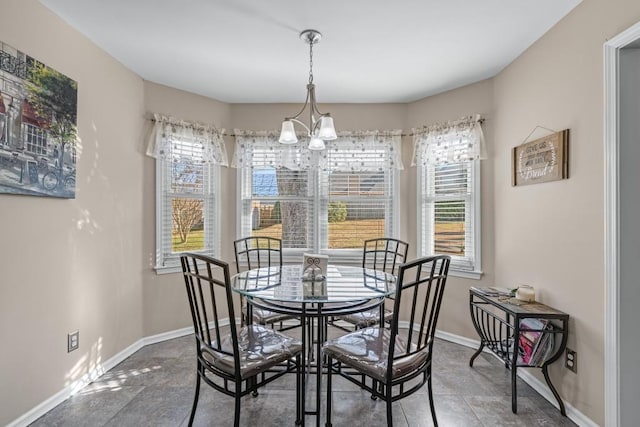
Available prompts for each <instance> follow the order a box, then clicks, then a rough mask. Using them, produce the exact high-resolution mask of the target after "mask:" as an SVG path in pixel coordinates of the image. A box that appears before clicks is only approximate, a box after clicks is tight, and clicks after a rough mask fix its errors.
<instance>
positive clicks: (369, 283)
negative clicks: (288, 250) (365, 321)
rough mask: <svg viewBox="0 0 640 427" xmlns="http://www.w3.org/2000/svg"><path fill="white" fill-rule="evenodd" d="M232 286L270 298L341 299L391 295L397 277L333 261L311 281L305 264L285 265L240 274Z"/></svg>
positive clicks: (350, 300)
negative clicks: (304, 270)
mask: <svg viewBox="0 0 640 427" xmlns="http://www.w3.org/2000/svg"><path fill="white" fill-rule="evenodd" d="M231 286H232V287H233V290H234V291H236V292H238V293H240V294H242V295H245V296H248V297H251V298H259V299H263V300H267V301H279V302H293V303H302V302H307V303H341V302H353V301H364V300H370V299H375V298H379V299H381V298H383V297H385V296H388V295H391V294H393V293H394V292H395V289H396V278H395V277H394V276H393V275H392V274H388V273H385V272H383V271H377V270H370V269H367V268H362V267H351V266H344V265H332V264H329V266H328V267H327V274H326V279H325V280H314V281H307V280H303V279H302V265H284V266H282V267H264V268H258V269H254V270H248V271H244V272H242V273H239V274H236V275H235V276H233V278H232V279H231Z"/></svg>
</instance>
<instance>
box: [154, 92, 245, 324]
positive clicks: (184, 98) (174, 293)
mask: <svg viewBox="0 0 640 427" xmlns="http://www.w3.org/2000/svg"><path fill="white" fill-rule="evenodd" d="M144 99H145V109H146V111H147V117H148V118H149V117H150V116H151V115H152V114H153V113H160V114H164V115H167V116H174V117H177V118H180V119H183V120H190V121H195V122H199V123H205V124H209V125H213V126H216V127H217V128H224V127H227V126H228V124H229V123H230V121H231V119H230V108H229V105H228V104H225V103H223V102H219V101H215V100H212V99H209V98H205V97H202V96H198V95H194V94H191V93H187V92H183V91H180V90H177V89H172V88H169V87H166V86H162V85H158V84H155V83H150V82H145V83H144ZM145 127H146V130H147V131H149V130H150V127H151V121H150V120H147V122H146V126H145ZM225 140H226V142H227V145H228V148H227V152H228V154H229V155H231V153H233V151H230V150H231V149H232V144H231V142H232V138H225ZM229 161H231V159H229ZM155 173H156V170H155V160H154V159H153V158H149V157H148V158H146V159H145V160H144V188H145V194H144V200H143V217H144V218H145V221H144V222H143V233H142V239H143V243H142V244H143V250H144V253H145V263H144V266H143V271H142V274H143V299H144V328H143V330H144V335H145V336H150V335H155V334H159V333H162V332H167V331H172V330H175V329H179V328H183V327H186V326H189V325H190V324H191V317H190V314H189V307H188V305H187V303H186V294H185V290H184V282H183V281H182V277H181V275H180V274H178V273H171V274H162V275H156V273H155V270H154V269H153V266H154V265H155V250H156V246H155V245H156V239H155V215H156V210H155V206H156V201H155V197H156V193H155V188H156V187H155ZM220 179H221V181H222V182H223V185H222V186H221V191H222V194H221V198H222V200H223V203H222V211H223V212H222V215H223V217H222V219H221V224H222V230H223V235H227V233H228V231H227V230H228V229H235V220H234V218H235V216H234V212H235V169H231V168H221V176H220ZM229 209H231V210H229ZM228 242H229V240H227V239H226V238H225V239H223V243H222V249H223V252H222V258H223V259H224V260H225V261H230V260H231V259H232V258H233V249H231V251H229V248H228V246H229V245H228ZM230 242H232V240H231V241H230Z"/></svg>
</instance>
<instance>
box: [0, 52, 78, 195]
mask: <svg viewBox="0 0 640 427" xmlns="http://www.w3.org/2000/svg"><path fill="white" fill-rule="evenodd" d="M77 115H78V85H77V83H76V82H75V81H74V80H72V79H70V78H69V77H67V76H65V75H64V74H62V73H60V72H58V71H56V70H54V69H53V68H51V67H48V66H46V65H45V64H43V63H42V62H40V61H38V60H37V59H35V58H33V57H31V56H29V55H27V54H26V53H24V52H21V51H19V50H17V49H15V48H13V47H11V46H9V45H7V44H5V43H2V42H0V193H4V194H20V195H31V196H48V197H60V198H67V199H73V198H75V194H76V141H77V133H76V125H77V123H76V122H77Z"/></svg>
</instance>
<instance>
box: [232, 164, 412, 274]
mask: <svg viewBox="0 0 640 427" xmlns="http://www.w3.org/2000/svg"><path fill="white" fill-rule="evenodd" d="M319 155H320V153H317V152H314V153H313V154H312V156H314V157H315V158H314V159H313V161H317V160H318V158H319ZM317 164H318V163H316V165H317ZM252 171H253V168H238V171H237V175H236V177H237V183H238V184H237V190H236V195H237V197H236V201H237V202H236V209H237V212H238V213H239V215H238V216H237V220H236V236H237V238H242V237H247V236H245V235H244V234H243V233H244V232H245V231H246V230H243V228H245V224H243V223H244V222H245V221H246V220H245V218H244V216H243V215H244V214H243V212H244V210H243V208H244V203H246V200H244V199H243V194H244V192H245V191H246V190H247V188H249V192H251V186H252V184H253V183H252V182H249V183H247V182H246V179H247V178H249V179H252V178H251V177H252ZM306 173H308V174H309V182H310V183H314V184H313V187H312V188H311V190H312V191H311V193H312V195H311V196H310V198H311V205H312V209H313V211H314V212H316V213H317V215H315V216H313V217H312V218H311V227H312V231H311V232H310V233H309V235H310V238H311V240H312V242H311V245H310V247H309V248H306V249H299V248H295V249H293V248H284V247H283V248H282V258H283V262H285V263H295V262H300V261H301V260H302V255H303V254H304V253H308V252H312V253H319V254H326V255H329V256H330V257H331V259H332V262H336V263H342V264H351V265H360V263H361V262H362V248H350V249H329V248H328V236H329V229H328V221H327V220H326V218H327V216H328V206H329V200H331V198H330V196H329V194H328V193H327V194H326V195H323V194H322V192H323V188H322V186H323V185H324V184H323V182H324V181H323V180H325V179H326V180H328V179H329V177H328V171H326V170H322V169H321V168H316V167H313V168H310V169H309V170H307V171H306ZM323 175H324V176H323ZM387 177H389V179H391V180H392V182H391V184H390V185H389V186H388V187H389V188H390V195H389V198H390V200H389V202H388V203H387V204H386V206H385V237H393V238H398V234H399V230H400V227H399V226H400V219H399V206H398V205H399V197H400V171H399V169H397V168H390V169H388V170H386V171H385V178H387ZM385 187H387V186H386V185H385ZM267 199H269V197H260V198H258V197H256V198H251V199H250V200H252V201H253V200H267ZM273 200H274V201H276V200H279V198H277V197H274V198H273ZM388 214H390V215H391V217H390V219H389V216H388ZM322 218H325V220H324V221H323V220H322Z"/></svg>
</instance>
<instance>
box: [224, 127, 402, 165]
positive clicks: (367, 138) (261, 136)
mask: <svg viewBox="0 0 640 427" xmlns="http://www.w3.org/2000/svg"><path fill="white" fill-rule="evenodd" d="M234 133H235V135H236V148H235V151H234V153H233V160H232V162H231V166H232V167H236V168H263V167H275V168H278V167H284V168H287V169H290V170H308V169H320V170H333V171H343V172H348V171H353V172H364V171H381V170H389V169H403V164H402V152H401V146H400V144H401V137H402V131H401V130H392V131H355V132H340V133H338V138H337V139H336V140H333V141H326V142H325V144H326V149H325V150H322V151H312V150H309V148H307V144H306V143H305V140H304V139H302V140H301V141H300V142H298V143H296V144H281V143H280V142H278V134H277V133H275V132H253V131H242V130H239V129H235V130H234Z"/></svg>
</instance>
